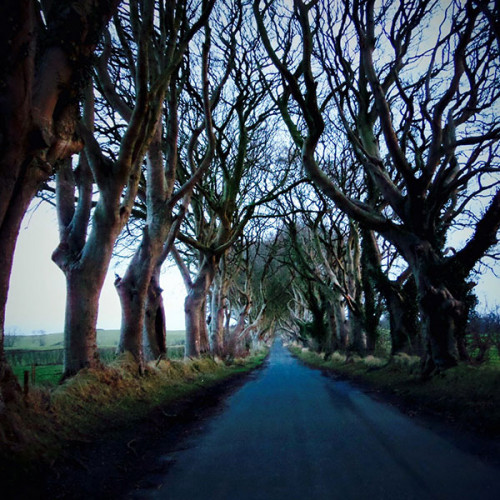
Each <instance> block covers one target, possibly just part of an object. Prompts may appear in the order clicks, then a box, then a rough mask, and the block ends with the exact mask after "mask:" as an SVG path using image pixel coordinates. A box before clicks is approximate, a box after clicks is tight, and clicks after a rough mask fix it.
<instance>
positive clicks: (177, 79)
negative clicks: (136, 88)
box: [101, 1, 217, 364]
mask: <svg viewBox="0 0 500 500" xmlns="http://www.w3.org/2000/svg"><path fill="white" fill-rule="evenodd" d="M213 5H214V2H213V1H210V2H203V4H202V8H201V9H200V12H199V13H198V18H197V19H196V20H195V21H192V22H191V24H190V23H189V21H188V20H189V19H195V17H194V16H195V12H190V11H189V9H188V10H186V5H185V3H184V2H177V3H174V4H173V5H170V6H169V8H167V6H164V5H163V4H162V3H161V4H160V14H159V15H160V17H161V18H162V20H163V22H162V23H160V25H159V27H158V28H156V29H155V30H154V32H153V33H152V38H151V40H150V41H149V43H150V44H151V47H152V48H151V51H152V54H154V60H155V61H156V64H152V65H151V73H152V74H153V75H156V76H155V78H158V77H162V75H164V74H165V68H168V71H170V73H171V76H170V77H169V83H168V85H167V88H168V91H167V95H166V103H165V104H163V102H161V104H160V106H161V107H162V114H163V116H164V120H165V123H164V120H163V119H160V120H159V121H158V123H157V124H156V130H155V135H154V138H153V140H152V143H151V145H150V147H149V151H148V161H147V163H146V171H145V186H143V187H142V189H143V192H142V193H140V194H141V196H142V198H143V200H144V204H145V210H146V221H145V225H144V227H143V228H142V237H141V241H140V243H139V246H138V248H137V250H136V252H135V253H134V255H133V257H132V259H131V261H130V264H129V266H128V268H127V271H126V272H125V275H124V276H123V278H118V279H117V280H116V281H115V286H116V288H117V291H118V294H119V297H120V301H121V305H122V326H121V339H120V346H119V350H120V351H122V352H124V351H127V352H130V353H132V354H133V355H134V357H135V359H136V360H137V361H138V362H139V363H140V364H142V361H143V348H142V346H143V343H144V344H145V346H146V355H147V358H148V359H151V358H157V357H158V356H160V355H162V354H164V353H165V339H164V328H165V327H164V318H163V314H164V313H163V308H162V307H163V306H162V301H161V290H160V288H159V283H158V282H159V274H160V269H161V266H162V264H163V262H164V261H165V259H166V257H167V255H168V253H169V250H170V246H171V244H172V241H173V239H174V235H175V232H176V231H177V230H178V228H179V226H180V223H181V221H182V218H183V216H184V214H185V211H186V207H187V205H188V203H189V199H190V196H191V192H192V189H193V187H194V185H195V183H196V182H197V181H198V180H199V179H200V177H201V175H202V174H203V173H204V171H205V170H206V169H207V168H208V166H209V165H210V162H211V158H212V155H213V151H214V141H213V132H212V119H211V108H212V106H214V105H215V103H214V102H213V101H211V100H210V96H209V88H208V87H209V82H208V52H209V47H210V29H209V27H208V24H207V23H208V18H209V15H210V13H211V11H212V8H213ZM162 9H163V11H162ZM179 19H181V20H183V21H182V22H181V23H179V22H178V20H179ZM203 26H205V40H204V42H203V50H202V52H203V55H202V64H201V69H200V73H201V74H200V81H201V82H202V84H201V86H202V92H201V97H200V99H201V101H202V109H203V112H202V123H201V125H198V126H196V127H195V130H194V132H193V134H192V136H191V141H190V146H189V147H190V148H195V147H196V145H197V140H198V137H199V135H200V134H201V133H202V132H203V130H205V131H206V134H207V138H208V139H207V142H208V146H207V150H206V152H205V155H204V157H203V159H202V160H201V162H200V165H199V166H198V167H197V168H195V169H193V171H192V172H191V174H190V175H189V176H187V179H186V181H185V183H184V184H183V185H182V186H180V187H179V188H178V189H175V184H176V181H177V165H178V147H179V146H178V141H179V118H178V105H179V94H180V92H181V91H182V87H183V81H184V79H185V78H186V75H182V74H181V73H182V71H181V65H182V64H183V56H184V54H185V53H186V51H187V50H188V45H189V42H190V41H191V40H192V39H193V37H195V35H196V34H197V32H198V31H199V30H200V29H201V28H202V27H203ZM129 50H130V49H129ZM190 70H191V68H189V67H188V68H186V70H185V71H186V73H189V71H190ZM101 74H102V80H103V82H106V81H109V80H110V78H109V75H107V74H106V73H105V69H102V70H101ZM110 92H112V90H110ZM214 96H215V97H214V98H215V100H217V90H216V91H215V92H214ZM111 97H112V99H113V101H117V100H118V99H120V97H119V96H118V95H116V93H115V94H114V95H111ZM122 106H126V104H125V102H124V100H123V99H122ZM164 144H165V145H166V147H164V146H163V145H164ZM188 154H190V153H188ZM179 200H183V206H182V207H181V209H180V210H179V213H178V214H177V216H176V217H174V212H173V211H174V207H175V206H176V204H177V203H178V202H179Z"/></svg>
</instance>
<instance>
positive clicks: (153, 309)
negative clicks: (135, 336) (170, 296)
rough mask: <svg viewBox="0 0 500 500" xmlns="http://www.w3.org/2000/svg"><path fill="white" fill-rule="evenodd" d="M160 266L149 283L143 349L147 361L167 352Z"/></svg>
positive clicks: (162, 355)
mask: <svg viewBox="0 0 500 500" xmlns="http://www.w3.org/2000/svg"><path fill="white" fill-rule="evenodd" d="M160 270H161V267H160V266H156V268H155V270H154V272H153V276H152V278H151V281H150V283H149V288H148V294H147V298H146V308H145V316H144V333H143V350H144V359H145V361H151V360H153V359H159V358H162V357H165V355H166V353H167V342H166V335H167V332H166V327H165V309H164V306H163V297H162V289H161V288H160Z"/></svg>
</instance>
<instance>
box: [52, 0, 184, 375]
mask: <svg viewBox="0 0 500 500" xmlns="http://www.w3.org/2000/svg"><path fill="white" fill-rule="evenodd" d="M134 5H135V4H131V6H132V8H133V7H134ZM135 6H136V7H137V5H135ZM141 8H142V9H141V15H142V18H141V24H140V29H139V30H138V31H136V36H137V39H136V43H137V72H136V74H135V89H136V97H135V102H134V106H133V109H132V111H131V113H130V115H129V116H128V121H127V124H126V128H125V130H124V133H123V135H122V136H121V140H120V147H119V151H118V153H117V155H116V156H112V157H110V155H111V153H109V152H108V155H105V154H103V152H102V149H101V147H100V145H99V143H98V141H97V140H96V138H95V136H94V133H93V128H94V91H93V89H92V88H91V87H90V86H89V87H88V90H87V94H86V101H85V105H86V106H85V111H84V119H83V122H82V123H81V125H80V127H79V131H80V133H81V134H82V135H83V137H84V140H85V149H84V151H83V152H82V153H81V154H80V160H79V163H78V165H77V167H76V169H75V170H74V171H73V166H72V164H71V161H65V162H64V163H63V164H62V165H61V167H60V170H59V172H58V174H57V201H58V203H57V205H58V216H59V226H60V240H61V242H60V244H59V246H58V247H57V249H56V250H55V251H54V254H53V257H52V258H53V260H54V261H55V262H56V263H57V265H58V266H59V267H60V268H61V270H62V271H63V272H64V274H65V276H66V283H67V303H66V315H65V326H64V334H65V357H64V376H70V375H73V374H75V373H76V372H78V371H79V370H81V369H82V368H85V367H88V366H98V364H99V358H98V351H97V345H96V323H97V312H98V303H99V295H100V292H101V289H102V285H103V283H104V279H105V276H106V272H107V269H108V266H109V262H110V259H111V256H112V252H113V247H114V243H115V241H116V239H117V237H118V235H119V234H120V232H121V230H122V228H123V227H124V225H125V223H126V222H127V220H128V218H129V216H130V213H131V211H132V207H133V205H134V201H135V199H136V196H137V191H138V185H139V178H140V171H141V166H142V162H143V159H144V156H145V153H146V151H147V150H148V148H149V146H150V144H151V141H152V140H153V137H154V134H155V131H156V127H157V123H158V120H159V116H160V113H161V111H162V107H161V103H162V102H163V98H164V95H165V92H166V88H167V87H168V85H169V83H170V79H171V77H172V74H173V73H174V71H175V69H176V66H177V65H170V66H167V67H165V68H164V70H163V72H162V73H161V74H159V75H157V74H155V73H154V72H153V71H152V70H151V67H150V58H151V39H152V33H153V30H154V13H155V3H154V1H153V0H148V1H145V2H144V3H143V4H142V5H141ZM94 182H95V183H96V184H97V186H98V188H99V199H98V201H97V203H96V206H95V209H94V210H93V212H92V204H93V199H92V196H93V193H92V186H93V183H94ZM75 189H77V190H78V194H79V195H78V198H77V203H76V207H75ZM91 217H92V225H91V228H90V232H89V234H88V236H87V231H88V227H89V222H90V219H91Z"/></svg>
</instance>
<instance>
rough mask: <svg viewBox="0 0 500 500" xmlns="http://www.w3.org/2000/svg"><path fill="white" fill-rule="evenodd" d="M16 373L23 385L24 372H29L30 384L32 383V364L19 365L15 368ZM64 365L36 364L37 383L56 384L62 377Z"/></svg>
mask: <svg viewBox="0 0 500 500" xmlns="http://www.w3.org/2000/svg"><path fill="white" fill-rule="evenodd" d="M12 369H13V371H14V375H15V376H16V377H17V379H18V380H19V383H20V384H21V385H22V384H23V383H24V372H25V371H28V372H29V377H30V381H29V383H30V385H32V380H31V373H32V367H31V366H23V365H17V366H14V367H13V368H12ZM62 371H63V365H46V366H35V385H44V386H56V385H57V384H58V383H59V381H60V380H61V377H62Z"/></svg>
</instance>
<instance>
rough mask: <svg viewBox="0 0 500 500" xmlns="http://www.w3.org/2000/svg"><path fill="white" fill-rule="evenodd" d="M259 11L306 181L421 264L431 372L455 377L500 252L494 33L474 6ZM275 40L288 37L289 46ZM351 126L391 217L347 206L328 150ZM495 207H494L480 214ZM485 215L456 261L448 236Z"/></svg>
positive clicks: (354, 145) (365, 206)
mask: <svg viewBox="0 0 500 500" xmlns="http://www.w3.org/2000/svg"><path fill="white" fill-rule="evenodd" d="M253 5H254V14H255V18H256V20H257V25H258V29H259V32H260V34H261V37H262V41H263V44H264V46H265V47H266V50H267V52H268V54H269V56H270V58H271V59H272V61H273V64H274V66H275V67H276V69H277V71H278V73H279V75H280V77H281V79H282V85H283V87H282V88H283V91H282V92H281V96H280V97H279V99H278V100H279V103H280V109H281V112H282V115H283V118H284V120H285V123H286V125H287V127H288V129H289V131H290V134H291V136H292V138H293V139H294V141H295V143H296V144H297V146H298V147H299V148H300V149H301V154H302V161H303V165H304V168H305V170H306V172H307V173H308V175H309V176H310V177H311V179H312V180H313V181H314V182H315V183H316V184H317V186H318V187H320V189H321V190H322V191H323V192H324V193H325V194H326V195H327V196H328V197H329V198H331V199H332V200H333V201H334V202H335V203H336V204H337V206H338V207H339V208H341V209H342V210H343V211H345V212H346V214H348V215H349V216H350V217H351V218H353V219H354V220H356V221H358V222H359V223H360V224H362V225H363V226H364V227H366V228H368V229H371V230H374V231H376V232H378V233H379V234H380V235H382V236H383V237H384V238H385V239H387V240H388V241H390V242H391V243H392V244H393V245H394V246H395V247H396V248H397V249H398V251H399V252H400V253H401V255H402V256H403V257H404V259H405V260H406V261H407V262H408V264H409V266H410V269H411V272H412V274H413V276H414V278H415V283H416V287H417V293H418V303H419V309H420V315H421V320H422V325H423V330H424V335H425V339H426V340H425V341H426V352H427V359H426V366H425V371H426V372H427V373H431V372H432V371H433V370H435V369H445V368H447V367H450V366H453V365H455V364H456V358H457V354H456V350H457V349H456V345H457V343H456V339H457V337H460V335H461V332H463V330H464V327H465V322H466V319H467V313H468V309H469V304H470V299H469V298H468V295H469V292H470V288H471V286H470V285H469V284H468V282H467V277H468V276H469V273H470V272H471V270H472V269H473V267H474V266H475V264H476V263H477V262H478V260H479V259H481V257H483V256H484V254H485V253H486V252H487V250H488V249H489V248H490V247H491V246H492V245H493V244H495V243H496V241H497V240H496V234H497V231H498V228H499V225H500V191H498V190H497V184H498V180H497V179H495V176H494V174H495V173H498V138H499V135H500V127H499V122H498V117H497V116H495V114H494V109H495V106H496V105H497V103H498V96H499V95H500V93H499V81H500V79H499V78H498V74H497V73H498V64H497V63H498V46H497V44H496V38H495V35H494V33H493V30H492V29H491V26H490V23H489V21H488V19H486V17H485V16H484V15H483V14H482V11H481V9H480V8H479V7H477V6H476V5H475V3H474V2H472V1H468V2H466V3H465V4H464V5H459V4H456V3H453V4H452V5H450V7H449V8H447V9H442V8H441V6H440V5H438V4H435V3H430V2H410V3H409V4H408V3H404V5H403V4H402V3H401V4H396V3H392V2H390V3H388V4H387V5H385V4H384V5H383V6H382V5H380V6H379V5H378V4H377V5H375V2H373V1H372V0H367V1H357V0H356V1H354V2H349V1H345V2H339V3H336V4H331V3H330V2H310V3H307V4H306V3H304V2H303V1H302V0H295V1H294V3H293V9H287V8H286V7H282V8H280V9H279V16H280V19H278V13H277V9H278V8H277V7H273V9H269V8H265V9H264V10H263V11H261V9H260V8H259V5H260V2H259V1H258V0H254V3H253ZM432 16H438V17H436V18H439V19H440V21H441V24H440V29H439V30H435V29H433V28H432V26H431V25H430V20H431V19H432ZM268 18H271V23H270V22H269V21H268V20H267V19H268ZM273 27H277V28H276V29H281V30H283V32H285V33H286V35H287V36H281V37H280V38H278V37H277V35H276V32H275V31H273ZM294 29H297V31H293V30H294ZM270 33H271V35H270ZM298 40H300V41H301V42H300V43H298V42H297V41H298ZM418 40H428V42H427V44H423V43H422V44H419V43H418ZM292 41H293V43H292ZM330 105H331V107H330ZM294 112H296V113H297V115H298V118H297V121H294V120H293V119H292V116H294V114H293V113H294ZM338 124H341V126H342V128H343V130H344V133H345V138H346V140H347V141H348V144H349V147H350V148H351V149H352V151H353V152H354V154H355V155H356V158H357V160H358V161H359V163H360V165H361V166H362V168H363V170H364V171H365V172H366V175H367V176H368V177H369V178H370V179H371V180H372V182H373V184H374V186H375V187H376V189H377V191H378V192H379V193H380V196H381V197H382V199H383V200H384V202H385V205H384V206H383V208H382V209H380V208H378V207H374V206H373V205H372V204H370V200H366V199H363V198H353V197H350V196H348V195H346V193H344V192H343V191H342V187H341V186H339V185H338V184H336V183H335V182H334V180H333V179H332V178H331V177H330V176H329V175H328V173H327V170H326V169H325V166H326V165H327V164H328V147H329V145H328V144H326V143H322V142H321V138H322V134H323V132H324V130H325V126H328V127H338ZM319 151H321V154H319ZM485 197H486V198H487V199H489V205H488V207H487V208H486V209H482V208H479V207H478V206H477V205H476V207H475V208H474V203H477V202H478V200H481V199H484V198H485ZM471 211H472V212H473V213H474V214H475V215H474V217H475V219H473V220H470V219H469V221H470V222H469V223H470V224H472V225H473V227H474V233H473V236H472V237H471V238H470V240H469V241H468V242H467V243H466V244H465V245H464V246H463V247H462V248H461V249H460V250H458V251H456V252H455V253H454V254H453V255H447V254H446V253H445V241H446V235H447V233H448V231H449V230H450V228H451V227H452V225H453V223H454V221H456V220H457V218H458V217H460V216H462V217H464V216H466V215H467V214H471Z"/></svg>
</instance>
